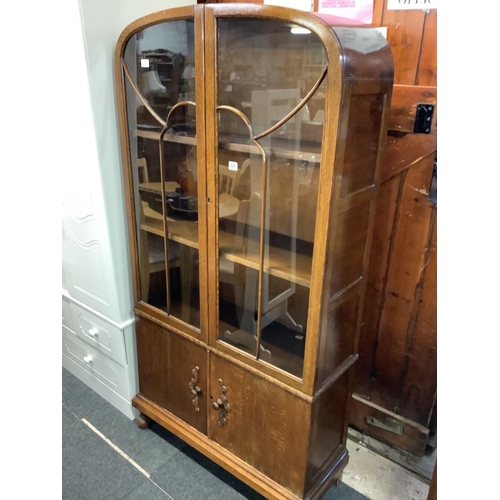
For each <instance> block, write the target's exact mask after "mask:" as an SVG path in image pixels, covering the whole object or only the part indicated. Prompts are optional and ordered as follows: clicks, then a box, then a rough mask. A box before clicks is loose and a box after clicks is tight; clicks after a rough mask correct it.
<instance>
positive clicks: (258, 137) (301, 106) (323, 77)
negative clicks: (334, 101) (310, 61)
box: [254, 65, 328, 140]
mask: <svg viewBox="0 0 500 500" xmlns="http://www.w3.org/2000/svg"><path fill="white" fill-rule="evenodd" d="M327 72H328V65H327V66H325V69H324V70H323V72H322V73H321V76H320V77H319V78H318V80H317V82H316V83H315V84H314V85H313V87H312V88H311V90H310V91H309V92H308V93H307V95H306V96H305V97H304V98H303V99H302V100H301V101H300V102H299V104H297V106H295V108H293V109H292V111H290V113H288V114H287V115H286V116H284V117H283V118H282V119H281V120H280V121H279V122H278V123H276V124H275V125H273V126H272V127H270V128H269V129H267V130H265V131H264V132H262V133H260V134H258V135H256V136H254V139H255V140H258V139H261V138H262V137H265V136H266V135H269V134H271V133H272V132H274V131H275V130H277V129H278V128H280V127H281V126H282V125H284V124H285V123H286V122H287V121H288V120H290V119H291V118H293V117H294V116H295V115H296V114H297V113H298V112H299V111H300V110H301V109H302V108H303V107H304V106H305V105H306V104H307V103H308V102H309V100H310V99H311V97H312V96H313V94H314V93H315V92H316V90H318V88H319V86H320V85H321V84H322V83H323V80H324V79H325V76H326V74H327Z"/></svg>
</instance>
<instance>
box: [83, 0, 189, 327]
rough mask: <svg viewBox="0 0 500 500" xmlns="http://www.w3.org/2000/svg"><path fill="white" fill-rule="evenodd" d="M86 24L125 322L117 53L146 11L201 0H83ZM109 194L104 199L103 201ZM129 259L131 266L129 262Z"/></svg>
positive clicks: (105, 207) (98, 205)
mask: <svg viewBox="0 0 500 500" xmlns="http://www.w3.org/2000/svg"><path fill="white" fill-rule="evenodd" d="M79 3H80V12H81V22H82V28H83V37H84V45H85V56H86V61H87V71H88V81H89V89H90V100H91V107H92V116H93V127H94V135H95V141H96V146H97V158H98V162H99V175H100V177H101V179H100V181H101V184H102V189H103V191H104V192H105V196H103V197H101V196H96V197H95V199H94V200H93V204H94V205H95V209H96V210H97V211H99V212H100V211H102V212H103V213H105V214H106V217H105V219H106V220H107V227H106V228H105V231H107V233H108V239H109V241H110V242H111V244H112V245H113V246H114V248H113V254H114V255H115V256H116V257H117V258H116V261H115V264H116V265H115V266H114V269H112V270H111V272H112V273H113V279H112V282H114V283H116V287H117V290H118V293H119V295H120V299H121V300H119V304H120V307H121V314H120V316H121V318H119V319H120V320H126V319H127V318H128V317H130V314H131V304H132V295H131V278H130V272H129V266H128V250H127V232H126V223H125V204H124V195H123V180H122V179H123V178H122V167H121V158H120V146H119V132H118V122H117V117H116V104H115V92H114V72H113V71H114V70H113V63H114V52H115V45H116V41H117V40H118V37H119V35H120V33H121V32H122V30H123V29H124V28H125V27H126V26H127V25H128V24H130V23H131V22H132V21H134V20H135V19H137V18H139V17H142V16H144V15H147V14H150V13H153V12H157V11H159V10H164V9H166V8H172V7H179V6H183V5H194V4H195V3H196V1H195V0H170V1H169V2H165V1H162V0H141V1H133V0H105V1H104V2H103V1H102V0H80V1H79ZM101 198H103V201H101ZM124 263H126V265H124Z"/></svg>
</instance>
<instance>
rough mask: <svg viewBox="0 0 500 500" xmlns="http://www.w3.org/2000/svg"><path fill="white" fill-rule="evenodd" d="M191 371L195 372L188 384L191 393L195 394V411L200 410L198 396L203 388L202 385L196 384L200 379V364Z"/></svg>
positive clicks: (193, 401) (193, 400) (192, 401)
mask: <svg viewBox="0 0 500 500" xmlns="http://www.w3.org/2000/svg"><path fill="white" fill-rule="evenodd" d="M191 373H192V374H193V378H192V379H191V380H190V381H189V384H188V388H189V390H190V391H191V395H192V396H194V398H193V399H192V400H191V403H193V406H194V411H200V407H199V406H198V396H199V395H200V394H201V389H200V387H198V386H197V385H195V384H196V383H197V382H198V379H199V373H200V368H199V367H198V366H196V367H194V368H193V369H192V370H191Z"/></svg>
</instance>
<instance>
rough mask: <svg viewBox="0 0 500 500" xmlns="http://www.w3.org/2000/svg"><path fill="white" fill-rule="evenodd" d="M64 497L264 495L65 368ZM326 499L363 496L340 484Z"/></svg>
mask: <svg viewBox="0 0 500 500" xmlns="http://www.w3.org/2000/svg"><path fill="white" fill-rule="evenodd" d="M127 457H128V458H130V459H131V461H132V462H134V463H135V464H136V465H137V466H136V465H134V464H133V463H131V461H130V460H128V459H127ZM62 498H63V499H68V500H98V499H99V500H101V499H102V500H104V499H106V500H120V499H127V500H160V499H173V500H244V499H248V500H264V497H262V496H261V495H259V494H258V493H256V492H255V491H254V490H252V489H251V488H249V487H248V486H246V485H245V484H244V483H242V482H241V481H239V480H238V479H236V478H235V477H234V476H232V475H231V474H229V473H228V472H226V471H225V470H224V469H222V468H221V467H219V466H218V465H217V464H215V463H214V462H212V461H210V460H208V459H207V458H205V457H204V456H203V455H201V454H200V453H198V452H197V451H196V450H195V449H193V448H191V447H190V446H188V445H187V444H186V443H184V442H183V441H181V440H180V439H178V438H177V437H176V436H174V435H173V434H171V433H170V432H168V431H166V430H165V429H163V428H162V427H161V426H159V425H158V424H155V423H153V424H152V425H151V426H150V428H149V429H145V430H140V429H138V428H137V426H136V425H135V423H134V422H132V421H131V420H129V419H128V418H127V417H125V416H124V415H123V414H122V413H121V412H119V411H118V410H117V409H116V408H115V407H114V406H112V405H110V404H109V403H108V402H107V401H105V400H104V399H103V398H101V397H100V396H99V395H98V394H96V393H95V392H94V391H92V390H91V389H90V388H89V387H87V386H86V385H85V384H83V383H82V382H81V381H80V380H79V379H77V378H76V377H74V376H73V375H72V374H71V373H69V372H68V371H67V370H65V369H64V368H63V370H62ZM324 500H367V497H365V496H364V495H361V494H360V493H358V492H357V491H355V490H353V489H352V488H350V487H348V486H346V485H345V484H340V486H338V487H332V488H331V489H330V490H329V491H328V492H327V494H326V495H325V497H324Z"/></svg>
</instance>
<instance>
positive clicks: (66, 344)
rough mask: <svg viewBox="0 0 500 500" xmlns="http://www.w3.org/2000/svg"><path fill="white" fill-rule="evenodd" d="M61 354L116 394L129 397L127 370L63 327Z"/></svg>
mask: <svg viewBox="0 0 500 500" xmlns="http://www.w3.org/2000/svg"><path fill="white" fill-rule="evenodd" d="M62 344H63V345H62V350H63V353H64V354H65V355H66V356H68V357H69V358H70V359H72V360H73V361H74V362H75V363H77V364H78V365H80V366H81V367H82V368H83V369H84V370H86V371H87V372H88V373H89V374H90V375H92V376H93V377H95V378H96V379H98V380H100V381H101V382H102V383H103V384H105V385H106V386H108V387H110V388H111V389H112V390H114V391H115V392H117V393H118V394H120V395H122V396H124V397H129V393H130V387H129V386H130V381H129V376H128V371H127V368H124V367H122V366H120V365H119V364H118V363H116V362H115V361H113V360H112V359H110V358H108V357H107V356H106V355H104V354H102V353H101V352H100V351H98V350H97V349H94V348H93V347H92V346H90V345H89V344H87V343H86V342H84V341H82V340H81V339H80V338H78V337H77V336H76V335H75V334H74V333H72V332H71V331H70V330H68V329H67V328H65V327H64V326H63V336H62Z"/></svg>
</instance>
